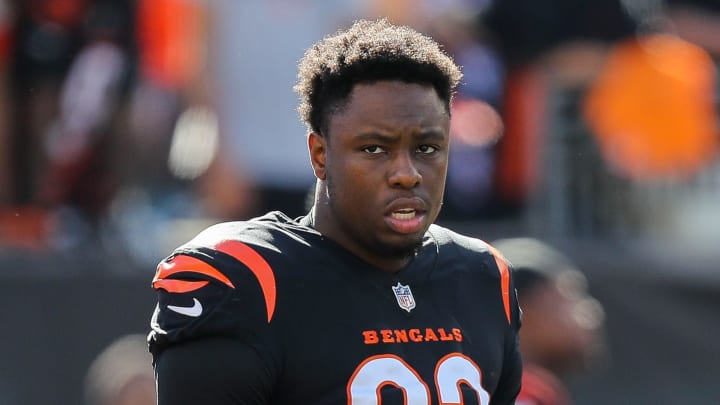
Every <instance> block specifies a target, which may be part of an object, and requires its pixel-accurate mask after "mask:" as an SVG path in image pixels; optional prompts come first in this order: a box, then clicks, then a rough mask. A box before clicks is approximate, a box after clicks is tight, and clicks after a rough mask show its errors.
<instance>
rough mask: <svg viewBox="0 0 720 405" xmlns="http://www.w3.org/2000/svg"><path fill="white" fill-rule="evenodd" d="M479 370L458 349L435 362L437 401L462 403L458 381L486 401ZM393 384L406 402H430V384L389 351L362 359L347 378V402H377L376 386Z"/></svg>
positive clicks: (450, 404) (448, 404)
mask: <svg viewBox="0 0 720 405" xmlns="http://www.w3.org/2000/svg"><path fill="white" fill-rule="evenodd" d="M481 381H482V371H481V370H480V368H479V367H478V365H477V364H475V362H473V361H472V360H470V358H468V357H467V356H464V355H462V354H460V353H450V354H448V355H447V356H445V357H443V358H442V359H440V361H438V363H437V365H436V366H435V386H436V388H437V392H438V399H439V402H440V405H462V404H463V399H462V394H461V392H460V384H466V385H467V386H469V387H470V388H472V389H474V390H475V392H476V393H477V396H478V399H479V403H480V404H487V403H489V402H490V394H488V392H487V391H485V389H484V388H483V387H482V384H481ZM385 386H393V387H396V388H399V389H401V390H402V392H403V395H404V396H405V404H407V405H430V388H428V386H427V384H426V383H425V382H424V381H423V380H422V379H421V378H420V375H419V374H418V373H417V371H415V370H414V369H413V368H412V367H411V366H410V365H409V364H407V363H406V362H405V361H404V360H403V359H401V358H400V357H398V356H395V355H392V354H383V355H379V356H373V357H370V358H368V359H367V360H365V361H363V362H362V363H361V364H360V365H359V366H358V367H357V369H356V370H355V372H354V373H353V375H352V377H350V381H349V382H348V388H347V391H348V392H347V394H348V405H378V404H380V402H381V400H380V390H381V389H382V388H383V387H385Z"/></svg>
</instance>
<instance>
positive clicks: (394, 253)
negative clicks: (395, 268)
mask: <svg viewBox="0 0 720 405" xmlns="http://www.w3.org/2000/svg"><path fill="white" fill-rule="evenodd" d="M420 246H422V234H421V235H419V236H416V235H412V236H410V235H404V237H403V238H400V240H393V241H385V242H381V243H378V245H377V246H376V247H375V251H377V252H378V253H380V254H381V255H382V256H385V257H387V258H395V259H403V258H406V257H412V256H413V255H414V254H415V252H416V251H417V250H418V249H419V248H420Z"/></svg>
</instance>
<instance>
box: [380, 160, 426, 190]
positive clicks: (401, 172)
mask: <svg viewBox="0 0 720 405" xmlns="http://www.w3.org/2000/svg"><path fill="white" fill-rule="evenodd" d="M421 181H422V175H421V174H420V171H418V169H417V167H416V165H415V161H414V160H413V156H412V154H411V153H400V154H398V156H397V157H396V158H395V159H393V162H392V166H391V168H390V172H389V175H388V183H389V184H390V186H392V187H401V188H408V189H410V188H413V187H415V186H417V185H418V184H420V182H421Z"/></svg>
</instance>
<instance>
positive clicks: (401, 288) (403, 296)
mask: <svg viewBox="0 0 720 405" xmlns="http://www.w3.org/2000/svg"><path fill="white" fill-rule="evenodd" d="M392 290H393V293H395V299H397V303H398V305H400V308H402V309H404V310H406V311H408V312H410V311H411V310H412V309H413V308H415V298H413V295H412V291H410V287H409V286H406V285H402V284H400V282H399V281H398V283H397V285H396V286H395V287H392Z"/></svg>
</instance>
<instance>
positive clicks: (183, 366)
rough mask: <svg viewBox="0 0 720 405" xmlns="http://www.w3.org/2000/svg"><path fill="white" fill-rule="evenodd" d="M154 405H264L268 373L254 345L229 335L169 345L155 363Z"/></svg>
mask: <svg viewBox="0 0 720 405" xmlns="http://www.w3.org/2000/svg"><path fill="white" fill-rule="evenodd" d="M155 377H156V381H157V393H158V405H178V404H204V405H231V404H232V405H240V404H242V405H266V404H269V403H270V401H271V398H270V392H271V391H272V373H271V372H270V370H269V369H268V367H267V363H266V362H265V361H263V359H262V358H261V357H260V355H259V354H258V353H257V351H255V349H254V348H253V347H251V346H249V345H247V344H243V343H242V342H239V341H237V340H233V339H229V338H206V339H199V340H194V341H189V342H186V343H182V344H177V345H173V346H171V347H169V348H167V349H166V350H164V351H163V352H162V353H161V354H160V356H159V357H158V359H157V361H156V364H155Z"/></svg>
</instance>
